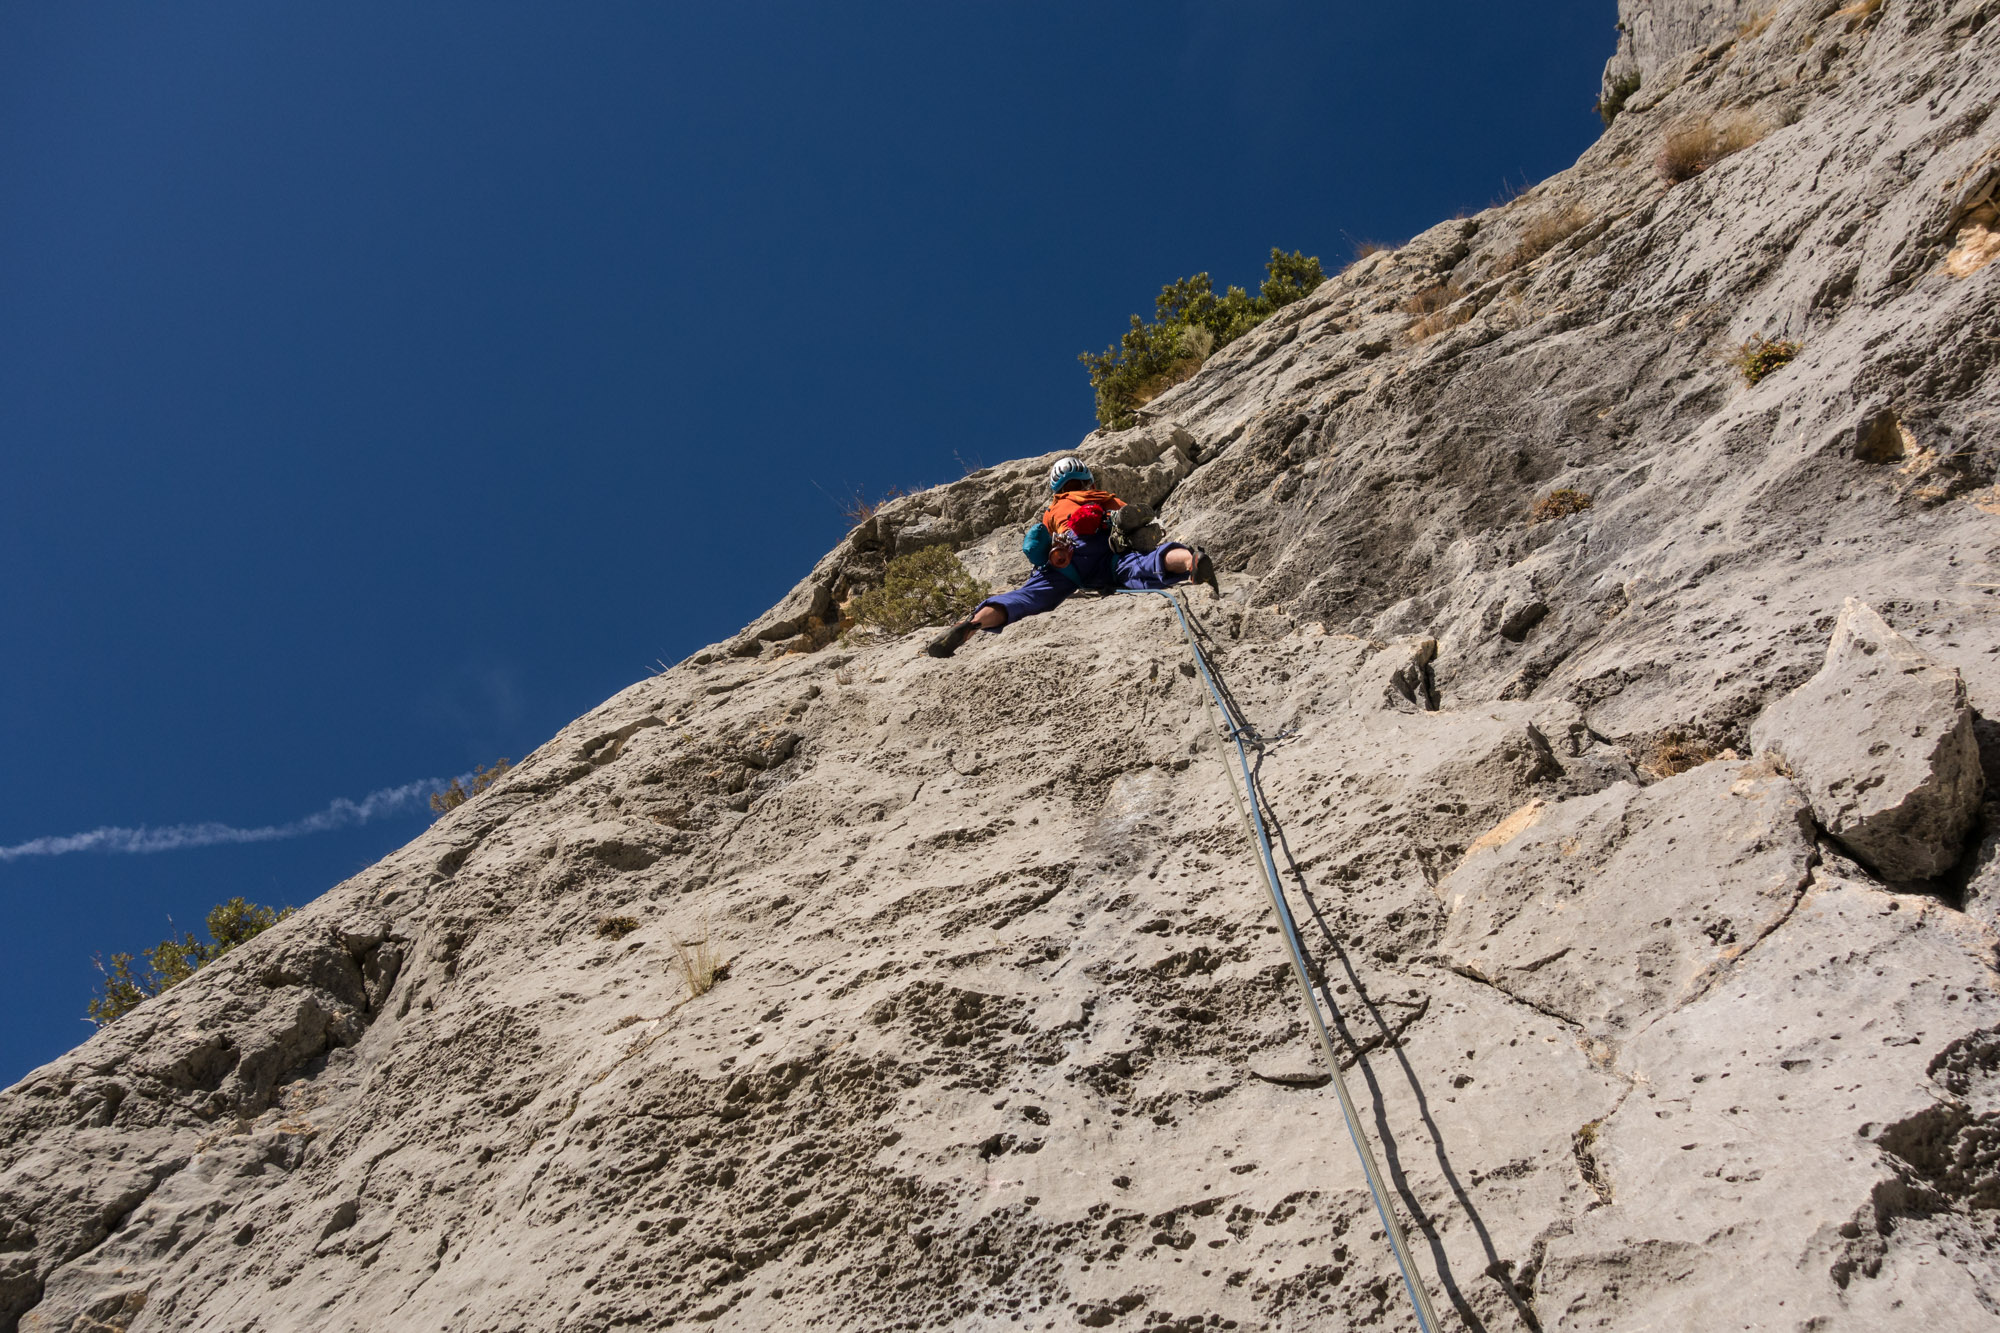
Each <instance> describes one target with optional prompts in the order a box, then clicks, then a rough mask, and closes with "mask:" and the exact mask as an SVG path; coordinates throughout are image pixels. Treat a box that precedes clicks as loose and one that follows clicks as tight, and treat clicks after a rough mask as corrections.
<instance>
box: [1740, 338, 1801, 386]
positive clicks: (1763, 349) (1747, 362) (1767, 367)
mask: <svg viewBox="0 0 2000 1333" xmlns="http://www.w3.org/2000/svg"><path fill="white" fill-rule="evenodd" d="M1803 350H1804V349H1803V348H1801V347H1800V346H1799V344H1797V343H1795V342H1789V341H1786V340H1785V339H1783V338H1780V339H1777V340H1776V341H1772V340H1769V339H1767V338H1765V337H1764V335H1763V334H1761V333H1753V334H1751V335H1750V336H1749V337H1748V338H1747V339H1745V340H1744V342H1743V344H1742V345H1741V346H1740V347H1738V348H1737V349H1736V350H1735V351H1734V352H1732V353H1731V354H1730V357H1729V364H1730V365H1732V366H1735V367H1736V373H1737V374H1739V375H1741V376H1742V377H1743V382H1744V383H1745V384H1755V383H1757V381H1759V380H1761V379H1763V378H1764V377H1765V376H1766V375H1768V374H1770V373H1771V372H1772V371H1774V370H1777V369H1778V368H1779V367H1781V366H1785V365H1788V364H1790V362H1791V361H1792V359H1793V358H1794V357H1796V356H1798V354H1799V353H1800V352H1801V351H1803Z"/></svg>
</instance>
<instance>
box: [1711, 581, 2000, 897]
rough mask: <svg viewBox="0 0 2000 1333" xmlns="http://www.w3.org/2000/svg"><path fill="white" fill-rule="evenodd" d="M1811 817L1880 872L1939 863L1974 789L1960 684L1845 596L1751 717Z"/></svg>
mask: <svg viewBox="0 0 2000 1333" xmlns="http://www.w3.org/2000/svg"><path fill="white" fill-rule="evenodd" d="M1751 742H1752V744H1753V745H1755V746H1756V747H1757V748H1758V749H1759V750H1768V751H1770V752H1772V753H1774V754H1776V755H1778V756H1780V757H1781V758H1782V759H1783V761H1784V763H1785V764H1786V765H1787V766H1788V767H1789V768H1790V770H1791V771H1792V772H1793V773H1794V774H1795V775H1796V776H1797V778H1798V779H1799V782H1800V784H1801V785H1802V786H1803V787H1804V789H1805V792H1806V796H1807V799H1808V800H1810V801H1811V802H1812V808H1813V815H1814V817H1815V818H1816V819H1818V821H1819V823H1820V826H1821V827H1822V828H1824V829H1825V830H1826V831H1827V832H1828V833H1830V834H1832V835H1833V836H1834V837H1836V838H1838V839H1840V841H1841V843H1842V844H1843V845H1845V846H1846V847H1847V848H1848V850H1849V851H1851V852H1853V853H1854V855H1855V857H1856V858H1857V859H1859V860H1860V861H1861V862H1862V863H1863V864H1864V865H1866V866H1868V867H1869V868H1870V869H1872V870H1874V871H1875V872H1876V873H1877V874H1879V875H1881V876H1883V877H1884V878H1885V879H1890V880H1915V879H1928V878H1930V877H1932V876H1934V875H1941V874H1943V873H1945V872H1946V871H1947V870H1950V869H1951V868H1952V866H1953V865H1954V864H1956V863H1957V862H1958V860H1959V859H1960V857H1961V856H1962V855H1963V854H1964V851H1965V838H1966V834H1967V833H1968V832H1969V831H1970V830H1971V828H1972V823H1973V819H1974V817H1975V816H1976V815H1977V814H1978V811H1979V803H1980V798H1981V796H1982V795H1983V794H1984V791H1985V785H1986V784H1985V777H1984V774H1983V773H1982V771H1981V769H1980V764H1979V744H1978V742H1977V740H1975V739H1974V736H1973V730H1972V710H1971V708H1970V707H1969V706H1968V704H1967V702H1966V693H1965V682H1964V680H1963V679H1962V678H1961V677H1960V675H1959V673H1958V672H1957V671H1956V670H1955V669H1953V668H1951V667H1948V666H1942V665H1940V664H1939V663H1937V662H1935V661H1932V660H1931V659H1930V658H1929V657H1927V656H1926V655H1925V654H1924V653H1923V652H1921V651H1920V650H1918V648H1917V647H1916V646H1915V645H1914V644H1912V643H1911V642H1910V641H1909V640H1908V639H1905V638H1904V637H1903V636H1902V635H1900V634H1898V633H1896V631H1894V630H1892V629H1890V628H1889V626H1888V625H1886V624H1884V623H1883V621H1882V618H1881V617H1880V616H1879V615H1877V614H1876V613H1875V612H1874V610H1873V609H1871V608H1870V607H1868V606H1866V605H1864V604H1863V603H1861V602H1859V601H1857V600H1855V599H1854V598H1851V597H1850V598H1849V599H1847V602H1846V604H1845V606H1843V607H1842V609H1841V612H1840V620H1839V622H1838V623H1837V624H1836V625H1835V626H1834V630H1833V641H1832V642H1831V643H1830V644H1828V645H1827V650H1826V663H1825V665H1824V666H1822V667H1821V668H1820V670H1819V674H1817V675H1815V676H1814V677H1813V678H1812V679H1811V680H1809V681H1807V682H1806V683H1805V684H1804V685H1801V686H1800V687H1799V688H1798V689H1797V690H1795V691H1793V692H1792V693H1791V694H1789V695H1787V696H1786V697H1785V698H1783V699H1781V700H1779V701H1778V702H1777V703H1775V704H1773V705H1772V706H1771V707H1770V708H1769V709H1767V710H1765V712H1764V714H1763V716H1761V717H1760V718H1758V719H1757V725H1756V727H1755V728H1754V729H1753V730H1752V732H1751Z"/></svg>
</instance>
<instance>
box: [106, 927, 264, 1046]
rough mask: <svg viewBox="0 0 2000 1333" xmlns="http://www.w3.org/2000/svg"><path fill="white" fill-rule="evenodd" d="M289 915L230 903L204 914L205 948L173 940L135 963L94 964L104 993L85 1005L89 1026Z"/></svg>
mask: <svg viewBox="0 0 2000 1333" xmlns="http://www.w3.org/2000/svg"><path fill="white" fill-rule="evenodd" d="M292 911H293V909H292V908H289V907H285V908H270V907H259V906H257V904H255V903H251V902H245V901H244V900H243V899H241V898H231V899H230V900H229V901H228V902H226V903H218V904H217V905H216V906H214V907H212V908H210V909H209V913H208V939H207V941H205V942H204V941H202V940H198V939H196V938H195V937H194V936H193V935H191V934H183V935H182V936H181V937H180V938H179V939H174V938H173V937H172V936H168V937H167V938H166V939H164V940H161V941H160V942H159V943H158V944H156V945H154V946H153V947H152V948H150V949H148V950H146V951H145V952H144V953H143V954H142V955H139V956H138V957H135V956H133V955H132V954H129V953H114V954H112V955H111V962H110V964H109V965H108V966H107V965H106V964H105V962H104V960H103V959H102V958H99V959H98V960H97V970H98V971H99V972H101V973H103V974H104V987H103V990H102V991H100V992H99V994H98V996H97V998H96V999H94V1000H92V1001H91V1002H90V1021H91V1022H93V1023H95V1024H97V1026H99V1027H103V1026H104V1025H105V1024H106V1023H109V1022H110V1021H111V1020H112V1019H114V1018H116V1017H118V1016H119V1015H120V1014H122V1013H125V1012H126V1011H127V1010H130V1009H136V1008H137V1007H138V1006H140V1005H141V1004H143V1003H145V1002H146V1001H147V1000H150V999H152V998H153V997H154V996H155V995H158V994H159V993H160V992H161V991H163V990H166V989H167V988H168V987H169V986H175V985H179V984H180V983H181V982H183V981H186V980H187V979H188V978H189V977H191V976H193V975H194V974H195V973H196V972H198V971H200V970H201V969H202V968H204V967H206V966H208V965H209V964H210V963H212V962H214V961H215V960H216V959H218V958H220V957H222V955H224V954H226V953H228V952H229V951H230V950H231V949H234V948H235V947H236V946H237V945H239V944H241V943H243V941H245V940H247V939H250V938H251V937H252V936H255V935H260V934H262V933H263V932H264V931H266V930H269V929H270V928H271V927H272V926H275V925H277V924H278V923H279V922H280V921H283V920H284V919H285V918H286V917H288V916H290V915H291V914H292ZM141 958H143V959H144V962H143V963H142V962H141V961H140V959H141Z"/></svg>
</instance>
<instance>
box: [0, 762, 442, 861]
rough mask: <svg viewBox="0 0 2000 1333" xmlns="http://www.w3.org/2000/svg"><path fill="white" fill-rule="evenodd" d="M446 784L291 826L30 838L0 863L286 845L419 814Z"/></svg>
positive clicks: (410, 789) (394, 791)
mask: <svg viewBox="0 0 2000 1333" xmlns="http://www.w3.org/2000/svg"><path fill="white" fill-rule="evenodd" d="M445 785H446V783H445V782H443V781H440V780H438V779H435V778H426V779H424V780H423V781H421V782H406V783H404V784H403V785H402V786H400V787H384V788H382V790H380V791H371V792H369V793H368V794H367V795H366V796H364V797H362V798H361V799H360V800H358V801H350V800H348V799H347V798H346V797H345V796H342V797H338V798H336V799H335V800H334V801H333V803H332V804H330V805H328V806H327V807H326V809H324V810H321V811H318V812H317V813H314V814H310V815H307V816H306V817H305V818H303V819H294V820H293V821H292V822H291V823H289V824H265V825H263V826H261V827H258V828H237V827H235V826H234V825H231V824H215V823H207V824H167V825H164V826H162V827H160V828H147V827H140V828H112V827H106V828H95V829H91V830H90V831H89V832H88V833H71V834H68V835H67V836H65V837H60V838H31V839H29V840H28V841H27V842H19V843H15V844H14V845H13V846H12V847H0V861H18V860H20V859H22V858H23V857H29V856H67V855H69V854H70V853H71V852H123V853H128V854H132V855H147V854H150V853H153V852H178V851H181V850H183V849H184V848H188V847H215V846H220V845H223V844H228V843H242V842H282V841H284V840H285V839H286V838H302V837H304V836H306V835H307V834H309V833H326V832H329V831H330V830H333V829H340V828H353V827H355V826H356V825H359V824H366V823H369V822H370V821H372V820H376V819H385V818H388V817H389V816H391V815H400V814H405V813H409V812H412V811H417V810H421V809H423V808H424V807H425V805H426V804H427V802H428V800H429V798H430V794H431V793H432V792H434V791H438V790H440V789H441V788H443V787H444V786H445Z"/></svg>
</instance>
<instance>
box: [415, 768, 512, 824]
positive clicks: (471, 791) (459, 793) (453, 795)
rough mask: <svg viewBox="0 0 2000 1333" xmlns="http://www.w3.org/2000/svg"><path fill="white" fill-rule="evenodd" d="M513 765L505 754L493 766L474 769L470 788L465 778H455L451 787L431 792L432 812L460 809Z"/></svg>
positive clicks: (441, 812) (448, 811)
mask: <svg viewBox="0 0 2000 1333" xmlns="http://www.w3.org/2000/svg"><path fill="white" fill-rule="evenodd" d="M512 767H514V764H513V761H512V760H510V759H508V758H507V757H506V756H504V755H503V756H501V757H500V758H498V759H495V760H494V761H493V767H491V768H479V769H475V770H473V774H472V785H471V787H470V788H468V787H467V786H466V785H465V780H464V779H463V778H453V779H452V780H451V785H450V786H449V787H446V788H445V789H444V790H443V791H434V792H432V793H431V811H432V813H433V814H440V815H443V814H449V813H450V812H452V811H453V810H456V809H458V807H460V806H461V805H464V804H465V803H466V802H467V801H469V800H471V799H472V798H473V797H475V796H477V795H479V793H481V792H483V791H485V790H486V789H487V788H488V787H490V786H492V785H493V784H494V783H496V782H498V781H499V780H500V779H501V778H502V777H504V776H506V773H507V770H508V769H510V768H512Z"/></svg>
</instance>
